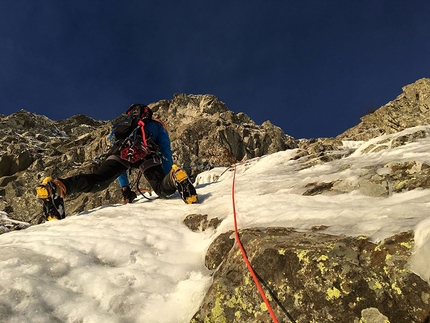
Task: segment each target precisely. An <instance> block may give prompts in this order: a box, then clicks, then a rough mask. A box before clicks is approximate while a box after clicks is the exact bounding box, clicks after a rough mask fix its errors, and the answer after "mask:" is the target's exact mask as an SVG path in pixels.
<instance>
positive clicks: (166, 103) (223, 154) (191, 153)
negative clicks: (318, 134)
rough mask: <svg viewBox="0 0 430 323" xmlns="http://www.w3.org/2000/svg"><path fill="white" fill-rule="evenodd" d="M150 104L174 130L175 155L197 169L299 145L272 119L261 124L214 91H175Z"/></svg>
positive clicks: (187, 165)
mask: <svg viewBox="0 0 430 323" xmlns="http://www.w3.org/2000/svg"><path fill="white" fill-rule="evenodd" d="M149 106H150V107H151V108H152V109H153V111H154V113H155V114H156V115H158V116H162V117H163V121H164V122H165V123H166V125H167V127H168V129H169V130H170V131H171V139H172V148H173V151H174V157H175V159H176V160H179V161H181V162H182V166H184V167H185V168H187V167H189V168H192V170H193V172H194V173H195V172H196V171H197V170H198V169H199V168H205V167H206V166H209V165H217V166H229V165H231V164H233V163H236V162H238V161H242V160H247V159H251V158H254V157H259V156H263V155H267V154H271V153H274V152H277V151H280V150H285V149H289V148H296V147H297V140H295V139H294V138H292V137H290V136H288V135H285V134H284V132H283V131H282V129H281V128H279V127H276V126H274V125H273V124H272V123H271V122H270V121H266V122H264V123H263V124H262V125H261V126H257V125H256V124H255V123H254V122H253V121H252V120H251V119H250V118H249V117H248V116H247V115H246V114H244V113H238V114H235V113H233V112H232V111H230V110H228V109H227V107H226V105H225V104H224V103H223V102H221V101H220V100H218V99H217V98H216V97H215V96H213V95H203V96H202V95H185V94H175V96H174V99H173V100H163V101H160V102H157V103H154V104H150V105H149ZM192 166H197V167H194V168H193V167H192Z"/></svg>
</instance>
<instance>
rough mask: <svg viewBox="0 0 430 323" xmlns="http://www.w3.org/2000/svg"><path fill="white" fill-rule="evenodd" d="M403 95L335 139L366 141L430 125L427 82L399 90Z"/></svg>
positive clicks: (429, 83) (428, 85)
mask: <svg viewBox="0 0 430 323" xmlns="http://www.w3.org/2000/svg"><path fill="white" fill-rule="evenodd" d="M402 90H403V93H402V94H400V95H399V96H398V97H397V98H396V99H395V100H393V101H391V102H388V103H387V104H386V105H384V106H382V107H381V108H379V109H378V110H376V111H374V112H372V113H369V114H367V115H365V116H364V117H362V118H361V122H360V123H359V124H358V125H357V126H355V127H352V128H350V129H348V130H346V131H345V132H344V133H342V134H340V135H339V136H337V139H340V140H366V141H367V140H369V139H371V138H375V137H379V136H381V135H384V134H392V133H396V132H399V131H402V130H404V129H406V128H411V127H416V126H422V125H428V124H430V111H429V110H430V79H428V78H423V79H420V80H418V81H416V82H414V83H412V84H409V85H406V86H404V87H403V88H402Z"/></svg>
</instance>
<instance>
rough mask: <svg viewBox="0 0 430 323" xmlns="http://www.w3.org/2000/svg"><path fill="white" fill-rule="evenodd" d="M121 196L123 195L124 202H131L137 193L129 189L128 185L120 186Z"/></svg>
mask: <svg viewBox="0 0 430 323" xmlns="http://www.w3.org/2000/svg"><path fill="white" fill-rule="evenodd" d="M121 192H122V196H123V197H124V204H127V203H132V202H133V201H134V200H135V199H136V197H137V195H136V193H135V192H134V191H132V190H131V189H130V186H124V187H121Z"/></svg>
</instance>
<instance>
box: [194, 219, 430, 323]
mask: <svg viewBox="0 0 430 323" xmlns="http://www.w3.org/2000/svg"><path fill="white" fill-rule="evenodd" d="M240 236H241V241H242V243H243V245H244V248H245V250H246V253H247V255H248V257H249V260H250V262H251V264H252V266H253V268H254V270H255V272H256V273H257V275H258V276H259V277H260V279H261V284H262V286H263V289H264V290H265V294H266V296H267V298H268V300H269V301H270V303H271V306H272V309H273V311H274V313H275V315H276V317H277V319H278V321H279V322H290V321H291V320H293V321H295V322H339V323H341V322H342V323H343V322H357V323H359V322H360V323H362V322H367V323H369V322H380V321H377V320H380V319H382V318H384V317H386V318H387V321H386V322H393V323H394V322H396V323H398V322H405V323H406V322H427V321H426V320H428V319H429V317H430V316H429V315H430V287H429V285H428V284H427V283H426V282H425V281H423V280H422V279H421V278H420V277H419V276H417V275H415V274H414V273H412V272H411V271H409V269H408V265H407V262H408V259H409V257H410V255H411V251H412V248H413V245H414V241H413V234H412V232H406V233H401V234H398V235H396V236H393V237H391V238H388V239H386V240H384V241H383V242H381V243H380V244H375V243H372V242H371V241H369V240H368V239H367V238H366V237H341V236H332V235H327V234H323V233H321V232H296V231H294V230H292V229H287V228H269V229H265V230H258V229H248V230H243V231H241V232H240ZM222 239H224V240H225V235H224V236H223V237H222ZM214 246H217V243H216V242H214ZM209 249H210V250H209V251H208V252H212V251H211V248H209ZM218 250H223V249H219V248H218ZM224 252H225V251H224ZM218 258H219V257H218ZM221 258H223V259H224V261H223V262H222V264H221V265H220V267H219V269H218V270H217V271H216V272H215V273H214V279H213V284H212V286H211V287H210V288H209V290H208V292H207V294H206V296H205V298H204V300H203V302H202V304H201V307H200V309H199V310H198V312H197V313H196V314H195V315H194V317H193V319H192V320H191V322H193V323H197V322H205V323H209V322H217V323H219V322H228V323H232V322H240V323H244V322H250V323H251V322H272V320H271V318H270V315H269V312H268V310H267V307H266V305H265V303H264V302H263V300H262V298H261V296H260V294H259V293H258V290H257V288H256V286H255V284H254V281H253V279H252V278H251V275H250V274H249V272H248V270H247V268H246V265H245V263H244V261H243V258H242V255H241V254H240V252H239V250H238V248H237V246H235V247H233V248H232V249H231V250H230V251H229V252H228V254H224V255H222V257H221ZM371 318H374V320H373V321H372V320H371Z"/></svg>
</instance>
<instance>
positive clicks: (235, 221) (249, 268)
mask: <svg viewBox="0 0 430 323" xmlns="http://www.w3.org/2000/svg"><path fill="white" fill-rule="evenodd" d="M233 167H234V173H233V184H232V187H231V197H232V202H233V217H234V232H235V235H236V242H237V245H238V246H239V249H240V251H241V252H242V257H243V259H244V260H245V263H246V266H247V267H248V270H249V272H250V273H251V276H252V278H253V279H254V282H255V285H256V286H257V289H258V291H259V292H260V295H261V298H262V299H263V301H264V303H265V304H266V307H267V309H268V310H269V313H270V316H271V317H272V320H273V322H274V323H278V320H277V319H276V316H275V313H273V310H272V307H271V306H270V303H269V301H268V300H267V298H266V295H265V294H264V291H263V288H262V287H261V285H260V282H259V281H258V278H257V275H256V274H255V272H254V269H252V266H251V263H250V262H249V260H248V257H247V256H246V252H245V249H244V248H243V246H242V242H241V241H240V238H239V231H238V230H237V214H236V205H235V201H234V184H235V181H236V165H234V166H233Z"/></svg>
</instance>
